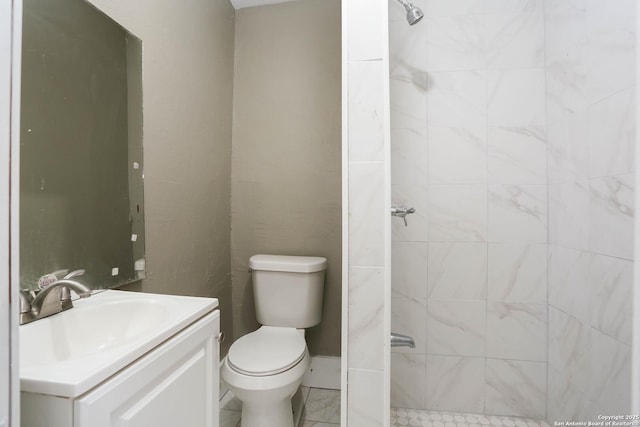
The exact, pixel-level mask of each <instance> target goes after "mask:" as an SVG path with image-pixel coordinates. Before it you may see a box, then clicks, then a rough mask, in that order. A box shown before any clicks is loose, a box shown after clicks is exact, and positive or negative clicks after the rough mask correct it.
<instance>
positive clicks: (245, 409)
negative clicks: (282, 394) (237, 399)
mask: <svg viewBox="0 0 640 427" xmlns="http://www.w3.org/2000/svg"><path fill="white" fill-rule="evenodd" d="M240 426H241V427H294V425H293V412H292V410H291V400H290V399H285V400H284V401H280V402H269V404H266V405H259V404H255V403H253V404H252V403H248V402H243V403H242V418H241V421H240Z"/></svg>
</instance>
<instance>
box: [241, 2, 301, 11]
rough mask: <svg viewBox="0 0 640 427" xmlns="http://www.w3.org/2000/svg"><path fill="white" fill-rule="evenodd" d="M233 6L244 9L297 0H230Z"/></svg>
mask: <svg viewBox="0 0 640 427" xmlns="http://www.w3.org/2000/svg"><path fill="white" fill-rule="evenodd" d="M230 1H231V4H232V5H233V7H235V8H236V9H242V8H245V7H253V6H264V5H267V4H276V3H285V2H288V1H295V0H230Z"/></svg>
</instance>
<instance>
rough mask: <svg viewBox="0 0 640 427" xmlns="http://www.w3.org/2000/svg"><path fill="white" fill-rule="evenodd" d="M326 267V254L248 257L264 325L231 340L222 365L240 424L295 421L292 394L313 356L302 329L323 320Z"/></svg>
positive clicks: (278, 426)
mask: <svg viewBox="0 0 640 427" xmlns="http://www.w3.org/2000/svg"><path fill="white" fill-rule="evenodd" d="M326 268H327V260H326V258H322V257H303V256H284V255H254V256H252V257H251V258H250V259H249V269H250V270H249V271H250V272H251V275H252V281H253V294H254V300H255V310H256V318H257V320H258V322H259V323H260V324H261V325H262V326H261V327H260V328H258V330H256V331H254V332H251V333H249V334H247V335H245V336H243V337H241V338H239V339H238V340H237V341H235V342H234V343H233V344H232V345H231V348H230V349H229V353H228V354H227V357H225V359H224V363H223V365H222V370H221V375H222V379H223V380H224V381H225V382H226V383H227V385H228V386H229V388H230V389H231V391H232V392H233V393H234V394H235V395H236V397H237V398H238V399H240V401H241V402H242V424H241V425H242V427H294V426H293V416H292V411H291V397H292V396H293V395H294V393H295V392H296V391H297V390H298V387H300V384H301V383H302V377H303V376H304V374H305V372H306V371H307V368H308V367H309V360H310V356H309V351H308V350H307V343H306V341H305V338H304V332H305V328H309V327H311V326H314V325H317V324H318V323H320V319H321V316H322V295H323V289H324V275H325V270H326Z"/></svg>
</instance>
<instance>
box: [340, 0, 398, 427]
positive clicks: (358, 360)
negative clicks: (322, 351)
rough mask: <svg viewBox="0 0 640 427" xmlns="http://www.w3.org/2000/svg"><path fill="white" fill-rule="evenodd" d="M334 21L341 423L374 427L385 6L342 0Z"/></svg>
mask: <svg viewBox="0 0 640 427" xmlns="http://www.w3.org/2000/svg"><path fill="white" fill-rule="evenodd" d="M342 17H343V40H346V44H344V43H343V50H344V51H343V58H344V59H345V63H346V68H345V70H344V71H343V78H344V79H346V85H345V86H343V90H344V92H343V97H344V98H346V99H347V103H346V106H345V107H344V108H345V112H346V115H345V114H344V113H345V112H343V126H346V129H347V130H346V135H344V136H345V137H346V143H344V142H343V144H344V148H343V179H346V180H347V182H346V184H347V185H346V188H345V189H344V190H346V194H345V195H346V200H344V199H343V209H346V210H347V212H346V215H345V218H348V220H347V222H346V224H345V223H343V227H346V239H345V240H346V242H347V247H346V248H345V249H344V250H343V253H347V254H348V261H347V266H346V267H347V268H346V274H347V276H346V282H347V283H348V286H347V292H346V294H345V293H343V306H344V305H345V304H346V315H343V323H346V328H347V334H346V340H345V339H344V338H343V344H342V360H343V362H342V363H343V364H342V366H343V369H344V370H346V376H343V382H342V403H343V408H345V410H343V411H342V425H349V426H353V427H358V426H371V427H375V426H381V427H382V426H388V425H389V422H390V404H389V393H388V390H389V357H388V355H387V354H388V348H389V317H390V314H389V313H390V304H391V301H390V298H389V295H390V290H389V289H390V264H391V254H390V250H391V244H390V243H391V236H390V218H389V217H390V215H389V214H388V212H389V211H390V205H389V200H390V189H389V182H390V177H389V170H390V146H389V100H388V83H389V79H388V48H387V43H388V42H387V36H386V34H388V30H387V22H388V18H387V0H374V1H372V0H345V1H343V2H342ZM345 148H346V149H345ZM343 197H344V196H343ZM343 277H344V276H343ZM343 310H344V308H343ZM343 313H344V311H343ZM345 320H346V322H345ZM343 327H344V324H343Z"/></svg>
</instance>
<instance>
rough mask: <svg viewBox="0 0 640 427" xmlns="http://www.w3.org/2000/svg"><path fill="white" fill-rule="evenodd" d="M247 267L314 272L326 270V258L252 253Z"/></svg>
mask: <svg viewBox="0 0 640 427" xmlns="http://www.w3.org/2000/svg"><path fill="white" fill-rule="evenodd" d="M249 268H250V269H252V270H259V271H288V272H292V273H315V272H316V271H322V270H326V268H327V259H326V258H324V257H318V256H289V255H264V254H259V255H254V256H252V257H251V258H249Z"/></svg>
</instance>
